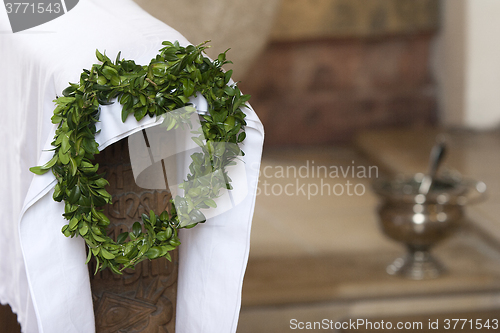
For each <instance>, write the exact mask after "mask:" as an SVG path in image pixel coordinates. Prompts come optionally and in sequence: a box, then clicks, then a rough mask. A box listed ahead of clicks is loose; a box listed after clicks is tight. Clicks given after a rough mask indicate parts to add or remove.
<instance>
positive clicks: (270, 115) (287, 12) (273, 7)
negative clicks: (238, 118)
mask: <svg viewBox="0 0 500 333" xmlns="http://www.w3.org/2000/svg"><path fill="white" fill-rule="evenodd" d="M135 1H136V2H137V3H138V4H140V5H141V6H143V7H144V8H145V9H146V10H148V11H149V12H150V13H152V14H153V15H154V16H155V17H157V18H159V19H161V20H163V21H164V22H167V23H168V24H169V25H171V26H172V27H174V28H175V29H177V30H179V31H180V32H181V33H183V34H184V35H185V36H186V37H187V38H188V39H189V40H190V41H191V42H193V43H199V42H202V41H205V40H209V39H211V40H212V42H211V44H212V49H210V50H209V51H208V53H209V55H210V56H211V57H215V56H216V55H217V54H218V53H219V52H222V51H224V50H226V49H227V48H231V50H230V52H229V55H228V56H229V58H230V59H231V60H233V61H234V63H235V64H234V65H233V66H230V68H232V69H233V70H234V75H233V77H234V78H235V80H239V81H242V82H241V84H240V86H241V88H242V90H243V91H244V92H245V93H247V94H251V95H252V100H251V104H252V106H253V107H254V109H255V110H256V112H257V114H258V115H259V117H260V118H261V120H262V122H263V123H264V127H265V129H266V146H283V145H297V144H299V145H310V144H322V145H323V144H332V143H349V142H350V141H351V140H352V138H353V137H354V136H355V134H356V133H357V132H359V131H360V130H364V129H371V128H386V127H393V126H411V127H423V126H427V125H432V124H435V123H436V121H437V110H436V109H437V105H436V83H435V80H434V78H433V77H432V73H431V70H430V54H431V53H430V49H431V46H432V41H433V37H434V36H435V34H436V32H437V29H438V26H439V1H437V0H371V1H365V0H307V1H305V0H282V1H279V0H252V1H228V0H208V1H206V0H205V1H196V0H188V1H183V2H175V1H172V0H135Z"/></svg>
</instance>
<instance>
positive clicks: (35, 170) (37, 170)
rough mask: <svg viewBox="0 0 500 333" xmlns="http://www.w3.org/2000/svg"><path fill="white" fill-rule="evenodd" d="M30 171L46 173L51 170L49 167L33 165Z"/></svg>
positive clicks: (39, 173) (40, 173)
mask: <svg viewBox="0 0 500 333" xmlns="http://www.w3.org/2000/svg"><path fill="white" fill-rule="evenodd" d="M30 171H31V172H33V173H34V174H37V175H43V174H44V173H46V172H47V171H49V169H45V168H42V167H41V166H36V167H31V168H30Z"/></svg>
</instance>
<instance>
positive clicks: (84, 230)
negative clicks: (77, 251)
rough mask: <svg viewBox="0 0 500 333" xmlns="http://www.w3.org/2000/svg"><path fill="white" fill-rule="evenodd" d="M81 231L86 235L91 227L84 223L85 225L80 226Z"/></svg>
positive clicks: (81, 233)
mask: <svg viewBox="0 0 500 333" xmlns="http://www.w3.org/2000/svg"><path fill="white" fill-rule="evenodd" d="M79 232H80V235H82V236H85V235H86V234H87V232H89V227H88V226H87V224H84V225H83V227H81V228H80V230H79Z"/></svg>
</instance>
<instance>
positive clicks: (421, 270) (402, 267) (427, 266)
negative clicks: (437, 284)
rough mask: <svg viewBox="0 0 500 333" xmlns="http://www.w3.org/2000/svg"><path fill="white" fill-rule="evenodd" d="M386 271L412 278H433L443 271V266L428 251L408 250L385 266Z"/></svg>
mask: <svg viewBox="0 0 500 333" xmlns="http://www.w3.org/2000/svg"><path fill="white" fill-rule="evenodd" d="M386 271H387V273H388V274H390V275H399V276H402V277H405V278H407V279H412V280H427V279H435V278H437V277H439V276H440V275H441V274H443V273H444V272H445V268H444V266H443V265H442V264H441V263H440V262H439V261H438V260H437V259H435V258H434V257H433V256H431V254H430V253H429V251H409V252H408V253H407V254H406V255H405V256H403V257H401V258H398V259H396V260H394V262H393V263H392V264H390V265H389V266H387V269H386Z"/></svg>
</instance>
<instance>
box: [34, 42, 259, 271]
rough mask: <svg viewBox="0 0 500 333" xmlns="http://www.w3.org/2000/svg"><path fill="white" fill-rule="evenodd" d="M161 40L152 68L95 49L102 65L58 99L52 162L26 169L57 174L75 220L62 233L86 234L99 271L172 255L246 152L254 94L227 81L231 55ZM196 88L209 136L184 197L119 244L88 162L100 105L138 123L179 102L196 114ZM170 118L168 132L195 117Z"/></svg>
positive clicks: (106, 197)
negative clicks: (211, 54) (247, 110)
mask: <svg viewBox="0 0 500 333" xmlns="http://www.w3.org/2000/svg"><path fill="white" fill-rule="evenodd" d="M162 44H163V45H164V47H163V48H162V49H161V50H160V51H159V54H158V55H157V56H156V57H155V58H154V59H152V60H151V62H150V63H149V65H147V66H141V65H138V64H136V63H135V62H134V61H133V60H125V59H120V53H118V55H117V57H116V60H115V62H114V63H113V62H112V61H111V60H110V59H109V58H108V57H107V56H106V55H105V54H102V53H100V52H99V51H98V50H96V56H97V59H98V60H99V61H100V64H94V65H93V66H92V68H91V70H86V69H84V70H83V73H82V74H81V76H80V82H79V83H70V86H69V87H67V88H66V89H65V90H64V91H63V93H62V94H63V96H61V97H57V99H56V100H54V102H55V103H56V108H55V110H54V115H53V116H52V123H53V124H57V125H58V126H57V129H56V132H55V137H54V141H53V142H52V146H54V148H53V151H54V156H53V158H52V159H51V160H50V161H49V162H47V163H46V164H45V165H43V166H37V167H33V168H30V170H31V171H32V172H34V173H35V174H39V175H40V174H44V173H45V172H47V171H48V170H52V172H53V174H54V175H55V177H56V180H57V184H56V185H55V188H54V194H53V199H54V200H55V201H58V202H61V201H64V202H65V207H64V214H63V216H64V218H65V219H67V220H68V221H69V223H68V224H66V225H65V226H64V227H63V228H62V233H63V234H64V235H65V236H66V237H75V236H78V235H79V236H81V237H83V239H84V240H85V243H86V245H87V246H88V250H89V251H88V257H87V261H86V263H88V262H89V261H90V259H91V257H92V256H94V257H95V259H96V261H97V265H96V271H95V272H96V273H97V271H98V270H100V269H104V268H106V267H108V268H110V269H111V270H112V271H113V272H114V273H117V274H121V271H122V270H123V269H125V268H128V267H134V266H135V265H136V264H137V263H139V262H141V261H142V260H145V259H156V258H160V257H165V258H167V259H168V260H171V256H170V253H169V252H170V251H172V250H174V249H175V248H176V247H177V246H179V245H180V241H179V238H178V230H179V229H181V228H192V227H194V226H195V225H197V223H199V222H205V218H204V215H203V213H202V212H201V211H200V209H204V208H209V207H216V204H215V201H214V200H213V199H215V198H217V197H218V196H220V195H221V190H222V189H226V188H227V189H231V188H232V187H231V185H230V179H229V177H228V176H227V174H226V171H225V168H226V167H227V166H229V165H232V164H234V161H235V159H236V158H237V157H238V156H241V155H243V152H242V151H241V150H240V148H239V147H238V144H239V143H241V142H242V141H243V140H244V139H245V132H244V126H245V125H246V123H245V114H244V113H243V111H242V110H241V109H242V108H243V107H245V102H247V101H248V100H249V98H250V96H249V95H243V94H242V93H241V92H240V90H239V89H238V87H237V84H236V83H234V84H230V78H231V75H232V70H229V71H223V70H222V66H223V65H225V64H227V63H231V62H230V61H228V60H226V52H227V51H226V52H224V53H221V54H219V56H218V58H217V59H216V60H214V61H212V60H210V59H209V58H207V57H206V56H204V54H203V51H204V50H205V49H206V48H207V47H208V46H207V44H206V42H205V43H202V44H200V45H197V46H194V45H189V46H186V47H183V46H181V45H180V44H179V43H178V42H174V43H171V42H168V41H166V42H163V43H162ZM195 94H202V95H203V96H204V97H205V98H206V100H207V102H208V106H209V108H208V111H209V113H208V114H206V115H203V116H200V121H201V125H202V126H201V129H202V132H203V133H198V134H199V136H194V137H193V140H194V141H195V142H196V143H197V144H198V145H199V146H200V147H201V150H202V152H200V153H194V154H192V155H191V159H192V162H191V164H190V166H189V170H190V173H189V174H188V175H187V180H186V181H184V183H183V184H181V185H180V186H179V187H181V188H183V189H184V197H180V196H176V197H175V198H173V199H172V200H171V202H172V205H171V207H170V211H164V212H161V213H160V214H159V215H156V214H155V212H153V211H150V214H149V215H146V214H143V215H142V224H141V223H140V222H135V223H134V224H133V226H132V231H131V232H124V233H121V234H120V235H118V236H117V239H116V241H115V240H114V239H112V238H111V237H109V236H108V235H107V230H106V229H107V226H108V225H109V224H110V220H109V219H108V217H107V216H106V215H105V214H104V210H103V206H104V205H106V204H109V203H111V195H110V194H109V193H108V192H107V191H106V189H105V187H106V186H107V185H108V182H107V181H106V180H105V179H104V178H103V175H102V174H98V171H97V170H98V168H99V165H98V164H94V163H93V162H92V161H93V160H94V155H95V154H98V153H99V150H98V143H97V142H96V140H95V136H96V134H97V130H96V123H97V122H98V121H99V113H100V105H107V104H111V103H113V101H114V100H117V101H118V102H119V103H121V104H122V114H121V117H122V121H125V120H126V119H127V117H129V116H130V115H131V114H133V115H134V117H135V118H136V119H137V120H138V121H139V120H141V119H142V118H144V117H145V116H149V117H158V116H162V115H165V114H167V115H168V112H169V111H172V110H176V109H179V108H183V107H186V109H187V110H191V112H196V110H194V108H192V107H191V108H189V97H191V96H193V95H195ZM171 114H175V113H173V112H172V113H171ZM185 114H187V115H188V114H189V112H188V113H185ZM165 122H166V126H167V130H170V129H172V128H178V127H179V126H189V125H190V124H189V116H182V115H181V116H179V115H177V116H171V117H168V116H167V118H166V120H165ZM218 143H231V144H218ZM217 170H221V171H222V172H215V171H217ZM207 175H208V177H207ZM204 176H205V177H204Z"/></svg>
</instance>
